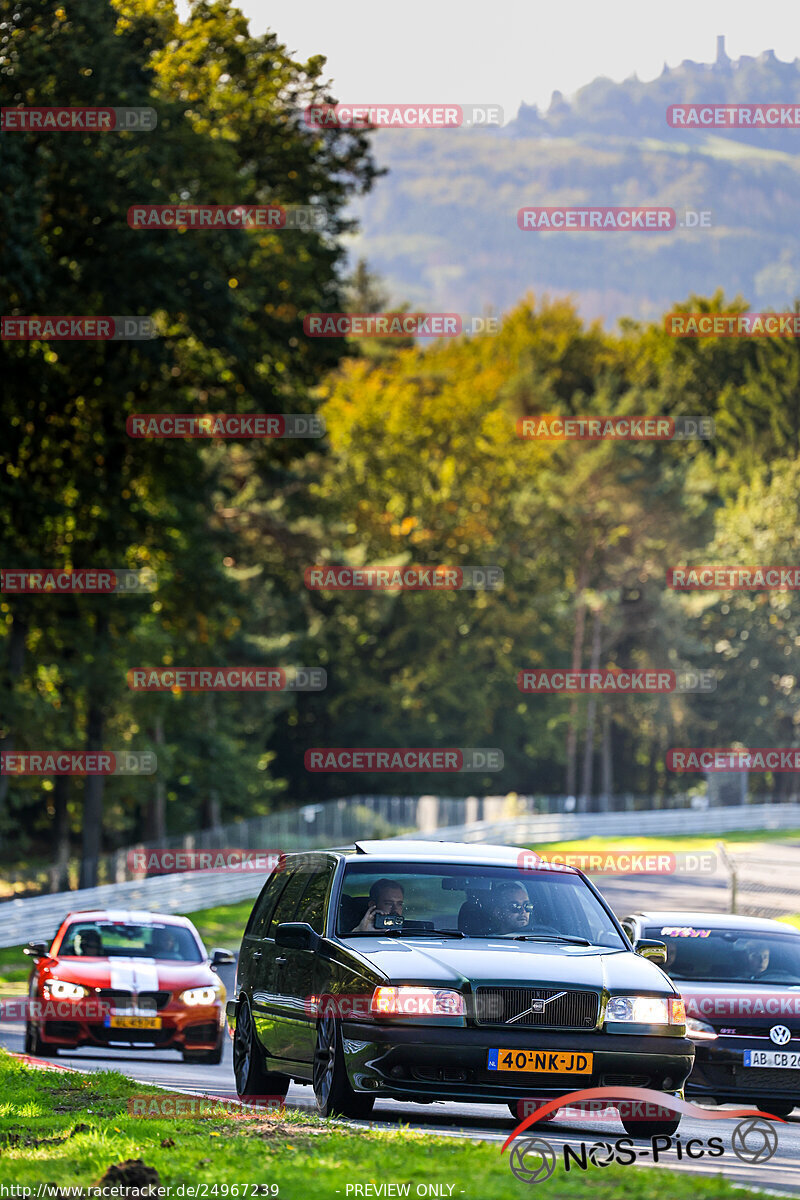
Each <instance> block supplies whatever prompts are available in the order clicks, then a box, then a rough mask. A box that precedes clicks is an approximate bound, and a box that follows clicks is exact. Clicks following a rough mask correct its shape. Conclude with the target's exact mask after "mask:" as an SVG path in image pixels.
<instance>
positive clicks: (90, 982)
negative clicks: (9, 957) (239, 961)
mask: <svg viewBox="0 0 800 1200" xmlns="http://www.w3.org/2000/svg"><path fill="white" fill-rule="evenodd" d="M25 953H26V954H29V955H30V956H31V957H32V958H33V959H34V965H33V969H32V971H31V976H30V980H29V986H28V996H29V999H30V1001H31V1004H30V1013H29V1017H28V1020H27V1022H26V1025H25V1050H26V1052H27V1053H28V1054H38V1055H52V1054H55V1053H56V1051H57V1050H74V1049H76V1048H78V1047H80V1046H103V1047H106V1048H108V1049H113V1050H117V1049H119V1050H133V1049H137V1050H138V1049H154V1050H180V1051H181V1052H182V1053H183V1058H184V1061H185V1062H195V1063H198V1062H202V1063H218V1062H220V1061H221V1059H222V1050H223V1046H224V1038H225V1036H226V1035H225V1028H224V1026H225V999H226V994H225V988H224V986H223V984H222V981H221V980H220V979H219V977H218V976H217V974H216V968H217V967H219V966H221V965H222V964H223V963H232V962H234V956H233V955H232V954H231V953H230V951H228V950H214V951H212V954H211V957H209V955H208V953H207V952H206V949H205V946H204V945H203V943H202V941H201V940H200V936H199V934H198V932H197V930H196V929H195V927H194V925H192V923H191V921H189V920H188V919H187V918H186V917H174V916H165V915H163V914H161V913H151V912H108V911H93V912H74V913H69V915H68V916H66V917H65V918H64V921H63V923H62V925H61V927H60V929H59V930H58V932H57V933H56V936H55V937H54V938H53V942H52V945H51V946H50V947H49V949H48V946H47V943H46V942H30V943H29V944H28V946H27V947H26V948H25Z"/></svg>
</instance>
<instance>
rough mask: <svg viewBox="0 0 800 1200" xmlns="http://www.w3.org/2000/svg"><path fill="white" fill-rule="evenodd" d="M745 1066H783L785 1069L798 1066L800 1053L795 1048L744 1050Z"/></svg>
mask: <svg viewBox="0 0 800 1200" xmlns="http://www.w3.org/2000/svg"><path fill="white" fill-rule="evenodd" d="M744 1065H745V1066H746V1067H785V1068H786V1070H787V1071H796V1070H798V1068H800V1053H798V1052H797V1051H796V1050H745V1052H744Z"/></svg>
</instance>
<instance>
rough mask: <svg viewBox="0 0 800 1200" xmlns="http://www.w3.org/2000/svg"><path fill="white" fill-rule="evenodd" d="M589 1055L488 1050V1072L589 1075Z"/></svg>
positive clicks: (547, 1051)
mask: <svg viewBox="0 0 800 1200" xmlns="http://www.w3.org/2000/svg"><path fill="white" fill-rule="evenodd" d="M592 1058H593V1055H591V1054H578V1053H576V1052H575V1051H573V1050H490V1051H489V1062H488V1064H487V1069H488V1070H490V1071H536V1072H540V1073H542V1074H554V1075H591V1073H592Z"/></svg>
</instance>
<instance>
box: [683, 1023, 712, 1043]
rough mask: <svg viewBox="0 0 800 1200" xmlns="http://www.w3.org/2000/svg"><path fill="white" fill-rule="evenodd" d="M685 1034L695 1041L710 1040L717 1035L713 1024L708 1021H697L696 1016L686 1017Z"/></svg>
mask: <svg viewBox="0 0 800 1200" xmlns="http://www.w3.org/2000/svg"><path fill="white" fill-rule="evenodd" d="M686 1036H687V1037H690V1038H692V1040H693V1041H695V1042H711V1041H713V1040H714V1038H716V1037H719V1034H718V1033H717V1031H716V1029H715V1028H714V1026H713V1025H709V1023H708V1021H698V1019H697V1017H687V1018H686Z"/></svg>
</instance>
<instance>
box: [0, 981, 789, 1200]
mask: <svg viewBox="0 0 800 1200" xmlns="http://www.w3.org/2000/svg"><path fill="white" fill-rule="evenodd" d="M232 973H233V969H232V968H230V967H229V968H224V969H223V971H221V972H220V974H221V976H222V978H223V982H224V983H225V985H226V987H228V988H230V987H232V983H233V980H232ZM0 1045H2V1046H3V1047H5V1049H7V1050H11V1051H14V1052H15V1053H21V1052H22V1049H23V1028H22V1025H21V1024H20V1023H19V1022H0ZM49 1061H53V1060H49ZM55 1061H57V1062H59V1063H61V1064H63V1065H64V1066H67V1067H76V1068H78V1069H79V1070H83V1071H108V1070H118V1071H121V1072H122V1073H123V1074H125V1075H128V1076H130V1077H131V1078H133V1079H138V1080H140V1081H141V1082H143V1083H151V1084H160V1085H161V1086H163V1087H167V1088H170V1089H172V1090H181V1091H185V1092H190V1093H193V1094H208V1095H212V1096H223V1097H234V1098H235V1096H236V1091H235V1088H234V1086H233V1068H232V1064H231V1043H230V1041H228V1043H227V1045H226V1047H225V1055H224V1058H223V1061H222V1062H221V1063H220V1064H219V1066H207V1065H206V1066H199V1065H198V1066H189V1065H185V1064H184V1063H183V1062H182V1060H181V1057H180V1055H179V1054H178V1053H177V1052H175V1051H158V1052H156V1051H154V1052H151V1053H147V1052H146V1051H140V1052H126V1051H122V1050H120V1051H98V1050H82V1051H79V1052H77V1053H75V1054H72V1055H66V1054H63V1053H60V1054H59V1055H58V1056H57V1059H56V1060H55ZM286 1102H287V1105H288V1106H289V1107H292V1108H298V1109H302V1108H313V1105H314V1097H313V1093H312V1091H311V1088H310V1087H300V1086H298V1085H297V1084H293V1085H292V1087H291V1089H290V1091H289V1094H288V1096H287V1099H286ZM372 1124H374V1125H378V1126H380V1127H383V1128H387V1129H390V1128H393V1127H394V1128H400V1127H401V1126H402V1127H403V1128H410V1129H416V1130H420V1131H421V1132H425V1133H435V1134H438V1135H440V1136H443V1137H457V1138H474V1139H478V1140H482V1141H486V1142H496V1143H497V1149H498V1158H499V1154H500V1146H501V1145H502V1143H503V1142H504V1141H505V1139H506V1138H507V1137H508V1135H509V1133H510V1132H511V1130H512V1129H513V1127H514V1121H513V1120H512V1118H511V1116H510V1114H509V1113H508V1111H507V1109H506V1108H505V1107H500V1106H498V1105H495V1104H452V1103H435V1104H426V1105H421V1104H409V1103H405V1102H398V1101H393V1100H378V1101H377V1103H376V1105H375V1111H374V1114H373V1118H372ZM735 1125H736V1121H735V1119H733V1120H730V1121H714V1122H713V1123H712V1122H711V1121H703V1120H700V1119H697V1118H690V1117H684V1118H683V1120H682V1122H681V1126H680V1131H679V1132H680V1137H681V1140H682V1142H683V1144H684V1145H685V1143H686V1142H687V1141H688V1140H689V1138H693V1137H696V1138H701V1139H706V1138H708V1137H711V1136H717V1137H721V1138H722V1141H723V1144H724V1146H725V1154H724V1155H723V1156H721V1157H720V1158H715V1159H713V1160H706V1163H707V1164H708V1165H705V1166H704V1165H703V1161H702V1160H687V1158H686V1156H685V1155H684V1157H683V1159H682V1160H681V1161H678V1159H677V1155H676V1153H675V1150H674V1148H673V1149H671V1150H669V1151H668V1152H667V1153H666V1154H665V1155H664V1156H663V1158H662V1159H661V1165H664V1166H667V1167H669V1168H671V1169H675V1170H679V1171H693V1172H695V1173H700V1174H711V1175H716V1174H718V1173H719V1172H722V1173H723V1174H724V1175H725V1177H726V1178H728V1179H730V1180H731V1181H735V1182H739V1183H746V1184H749V1185H750V1186H752V1187H760V1188H764V1189H769V1190H772V1191H773V1192H785V1193H790V1194H795V1195H800V1107H798V1108H797V1109H796V1110H795V1114H794V1116H793V1117H791V1118H790V1119H789V1120H788V1121H787V1122H786V1123H785V1124H783V1125H780V1124H779V1125H777V1126H776V1127H777V1129H778V1148H777V1151H776V1153H775V1155H774V1156H773V1157H772V1158H771V1159H770V1160H769V1161H768V1162H765V1163H760V1164H757V1165H750V1164H746V1163H743V1162H741V1161H740V1160H739V1159H738V1158H736V1157H735V1156H734V1154H733V1153H732V1150H731V1134H732V1132H733V1130H734V1128H735ZM537 1135H538V1136H541V1137H544V1138H545V1139H546V1140H547V1141H548V1142H549V1143H550V1144H551V1145H552V1146H553V1147H554V1148H555V1150H556V1153H557V1155H560V1154H561V1151H560V1149H559V1147H560V1146H561V1145H563V1144H564V1143H565V1142H570V1143H572V1144H573V1145H574V1144H576V1143H577V1142H580V1141H584V1142H586V1143H588V1144H589V1145H591V1144H592V1143H594V1142H597V1141H609V1140H610V1141H613V1139H614V1138H619V1137H624V1136H625V1131H624V1129H623V1128H622V1125H621V1124H620V1123H619V1121H618V1120H617V1119H616V1118H614V1119H610V1120H602V1121H600V1120H595V1119H593V1120H592V1121H591V1122H589V1121H586V1120H584V1121H581V1120H580V1119H578V1118H576V1117H568V1118H565V1119H563V1120H561V1121H559V1122H553V1123H551V1124H548V1125H546V1126H541V1127H540V1128H539V1130H538V1131H537ZM523 1136H524V1137H529V1136H532V1133H530V1134H525V1135H523ZM648 1145H649V1143H647V1142H645V1141H640V1142H638V1143H637V1148H638V1151H639V1153H640V1156H641V1155H642V1154H644V1153H646V1152H647V1150H646V1148H647V1146H648ZM507 1156H508V1151H506V1155H505V1161H506V1162H507ZM641 1163H642V1165H647V1166H650V1167H651V1168H652V1167H653V1165H654V1164H653V1163H652V1162H651V1161H649V1159H648V1160H645V1159H644V1158H641ZM712 1164H713V1165H712ZM556 1169H557V1170H558V1171H559V1172H563V1170H564V1168H563V1165H562V1164H561V1163H559V1164H558V1166H557V1168H556ZM574 1169H575V1168H573V1170H574ZM601 1169H602V1168H601V1167H591V1166H590V1167H589V1168H588V1170H587V1172H586V1175H587V1177H588V1176H589V1175H590V1173H591V1172H592V1171H595V1170H601ZM354 1182H359V1181H358V1180H355V1181H354Z"/></svg>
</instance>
